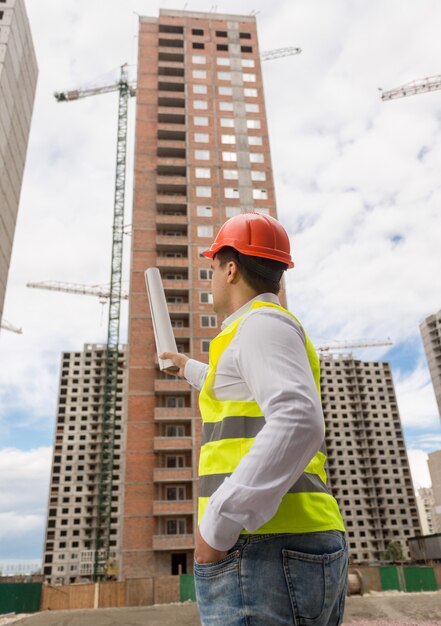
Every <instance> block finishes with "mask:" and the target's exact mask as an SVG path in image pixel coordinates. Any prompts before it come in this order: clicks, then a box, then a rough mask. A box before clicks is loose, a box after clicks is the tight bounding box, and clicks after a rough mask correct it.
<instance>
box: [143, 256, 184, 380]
mask: <svg viewBox="0 0 441 626" xmlns="http://www.w3.org/2000/svg"><path fill="white" fill-rule="evenodd" d="M145 283H146V286H147V295H148V298H149V304H150V311H151V313H152V322H153V332H154V333H155V343H156V351H157V353H158V360H159V369H161V370H164V369H166V368H170V369H177V368H176V367H175V366H174V365H173V361H172V360H171V359H160V358H159V355H160V354H162V353H163V352H177V351H178V349H177V347H176V341H175V337H174V335H173V328H172V325H171V321H170V315H169V312H168V308H167V301H166V299H165V293H164V287H163V286H162V280H161V274H160V273H159V270H158V268H157V267H149V269H148V270H146V271H145Z"/></svg>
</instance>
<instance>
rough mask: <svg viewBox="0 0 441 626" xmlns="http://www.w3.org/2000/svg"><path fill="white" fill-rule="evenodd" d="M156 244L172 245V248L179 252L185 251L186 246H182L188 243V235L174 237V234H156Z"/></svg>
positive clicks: (161, 245) (158, 245) (159, 245)
mask: <svg viewBox="0 0 441 626" xmlns="http://www.w3.org/2000/svg"><path fill="white" fill-rule="evenodd" d="M156 245H157V247H160V248H162V247H168V246H172V248H173V249H174V250H179V251H180V252H184V251H185V252H186V250H187V249H186V248H184V247H183V246H187V245H188V237H187V236H186V235H184V236H183V237H182V236H181V237H176V236H174V235H171V236H166V235H156Z"/></svg>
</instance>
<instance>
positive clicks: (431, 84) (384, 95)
mask: <svg viewBox="0 0 441 626" xmlns="http://www.w3.org/2000/svg"><path fill="white" fill-rule="evenodd" d="M438 89H441V76H439V75H438V76H429V77H427V78H421V79H420V80H412V81H411V82H410V83H406V84H405V85H401V87H395V89H390V90H389V91H383V90H382V89H380V91H381V99H382V100H383V101H384V100H395V99H396V98H404V97H405V96H415V95H416V94H418V93H426V92H427V91H437V90H438Z"/></svg>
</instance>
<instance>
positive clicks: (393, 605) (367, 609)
mask: <svg viewBox="0 0 441 626" xmlns="http://www.w3.org/2000/svg"><path fill="white" fill-rule="evenodd" d="M12 623H14V624H15V625H16V626H146V625H147V624H148V626H177V625H178V626H200V622H199V617H198V611H197V606H196V605H195V604H194V603H192V602H184V603H183V604H167V605H156V606H150V607H130V608H124V609H96V610H94V609H84V610H76V611H45V612H43V613H35V614H34V615H30V616H22V617H21V616H18V615H17V616H10V617H9V616H8V617H6V616H3V617H1V616H0V626H6V624H12ZM404 624H405V625H407V626H426V625H427V626H429V625H430V626H441V591H438V592H430V593H429V592H427V593H400V592H386V593H374V592H372V593H370V594H367V595H365V596H363V597H359V596H352V597H350V598H348V599H347V602H346V611H345V619H344V626H401V625H404Z"/></svg>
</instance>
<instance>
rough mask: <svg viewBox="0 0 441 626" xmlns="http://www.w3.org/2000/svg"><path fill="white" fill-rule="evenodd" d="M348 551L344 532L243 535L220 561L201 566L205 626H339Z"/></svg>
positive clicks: (197, 570)
mask: <svg viewBox="0 0 441 626" xmlns="http://www.w3.org/2000/svg"><path fill="white" fill-rule="evenodd" d="M347 570H348V550H347V545H346V539H345V536H344V535H343V533H341V532H339V531H336V530H331V531H327V532H318V533H305V534H281V535H242V536H241V537H240V538H239V540H238V542H237V543H236V545H235V546H233V548H232V549H231V550H230V551H229V552H228V554H227V556H225V557H224V558H223V559H221V560H220V561H216V562H215V563H202V564H200V563H195V564H194V579H195V586H196V597H197V601H198V605H199V613H200V617H201V624H202V625H203V626H288V625H291V626H292V625H295V626H338V624H341V623H342V620H343V611H344V604H345V596H346V585H347V577H348V576H347Z"/></svg>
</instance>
